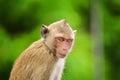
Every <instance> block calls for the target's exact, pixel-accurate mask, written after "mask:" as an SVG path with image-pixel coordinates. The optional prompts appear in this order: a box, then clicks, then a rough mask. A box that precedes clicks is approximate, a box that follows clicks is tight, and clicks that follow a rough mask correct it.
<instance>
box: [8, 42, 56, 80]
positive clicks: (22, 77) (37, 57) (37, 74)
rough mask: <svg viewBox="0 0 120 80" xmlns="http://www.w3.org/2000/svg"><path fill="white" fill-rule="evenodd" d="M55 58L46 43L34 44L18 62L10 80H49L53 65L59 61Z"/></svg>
mask: <svg viewBox="0 0 120 80" xmlns="http://www.w3.org/2000/svg"><path fill="white" fill-rule="evenodd" d="M28 54H29V55H28ZM53 56H54V55H53V53H51V52H50V49H49V48H48V47H47V46H46V45H45V44H44V41H40V40H39V41H36V42H34V43H33V44H32V45H31V46H30V47H29V48H28V49H27V50H25V51H24V52H23V53H22V54H21V56H20V57H19V58H18V59H17V60H16V62H15V64H14V68H13V70H12V72H11V75H10V79H9V80H49V76H50V73H51V70H52V69H53V65H54V64H55V62H56V61H57V58H56V57H53ZM40 66H44V67H40ZM41 71H42V72H41ZM46 73H47V74H46Z"/></svg>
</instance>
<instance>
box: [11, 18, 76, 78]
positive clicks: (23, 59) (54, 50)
mask: <svg viewBox="0 0 120 80" xmlns="http://www.w3.org/2000/svg"><path fill="white" fill-rule="evenodd" d="M75 33H76V31H75V30H72V28H71V27H70V25H69V24H68V23H67V22H66V20H65V19H62V20H60V21H57V22H54V23H52V24H50V25H49V26H48V27H47V26H45V25H43V26H42V29H41V35H42V38H41V39H40V40H38V41H36V42H34V43H33V44H32V45H31V46H30V47H28V48H27V49H26V50H25V51H24V52H23V53H22V54H21V55H20V56H19V58H18V59H17V60H16V61H15V64H14V66H13V69H12V71H11V74H10V78H9V80H61V77H62V72H63V69H64V64H65V60H66V57H67V56H68V54H69V52H70V51H71V48H72V46H73V44H74V38H75Z"/></svg>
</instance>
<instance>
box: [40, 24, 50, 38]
mask: <svg viewBox="0 0 120 80" xmlns="http://www.w3.org/2000/svg"><path fill="white" fill-rule="evenodd" d="M48 33H49V30H48V28H47V26H45V25H42V29H41V35H42V37H43V38H46V37H47V35H48Z"/></svg>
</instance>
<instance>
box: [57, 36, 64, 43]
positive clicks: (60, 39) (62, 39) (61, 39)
mask: <svg viewBox="0 0 120 80" xmlns="http://www.w3.org/2000/svg"><path fill="white" fill-rule="evenodd" d="M57 40H58V41H60V42H63V41H65V39H64V38H63V37H57Z"/></svg>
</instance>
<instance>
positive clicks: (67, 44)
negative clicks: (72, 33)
mask: <svg viewBox="0 0 120 80" xmlns="http://www.w3.org/2000/svg"><path fill="white" fill-rule="evenodd" d="M72 42H73V39H66V38H64V37H56V38H55V43H56V56H57V57H58V58H64V57H65V56H67V54H68V52H69V50H70V49H71V47H72Z"/></svg>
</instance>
